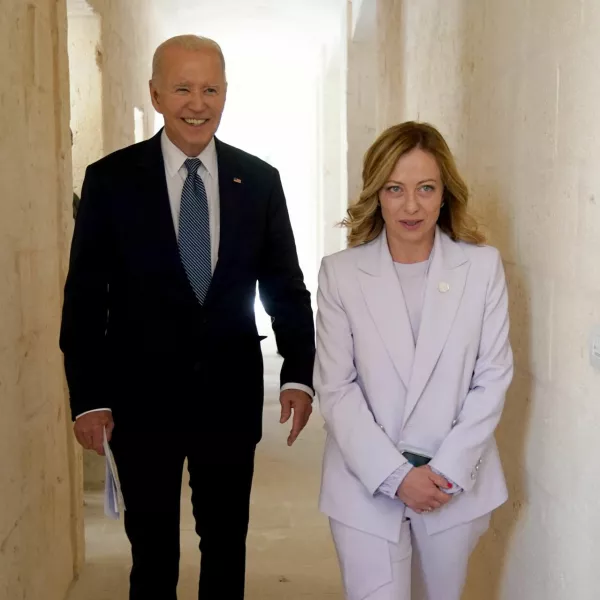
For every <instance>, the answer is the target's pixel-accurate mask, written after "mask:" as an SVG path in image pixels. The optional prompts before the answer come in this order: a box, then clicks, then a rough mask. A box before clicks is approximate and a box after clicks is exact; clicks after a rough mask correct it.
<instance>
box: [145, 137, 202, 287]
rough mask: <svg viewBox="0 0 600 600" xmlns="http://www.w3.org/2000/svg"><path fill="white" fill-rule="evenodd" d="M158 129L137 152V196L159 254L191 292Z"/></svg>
mask: <svg viewBox="0 0 600 600" xmlns="http://www.w3.org/2000/svg"><path fill="white" fill-rule="evenodd" d="M161 134H162V129H161V131H159V132H158V133H157V134H156V135H155V136H154V137H152V138H150V139H149V140H148V141H147V142H145V144H146V146H145V148H144V149H143V152H142V153H140V160H139V166H140V168H141V169H142V171H143V175H142V177H141V178H140V183H139V185H140V190H141V192H140V197H141V198H143V203H144V206H143V210H144V219H145V225H146V226H147V227H148V229H149V230H150V231H152V232H153V233H152V240H153V243H155V244H156V246H157V247H158V248H160V249H161V250H160V251H159V253H160V254H161V256H162V257H163V258H164V260H165V261H168V262H169V263H170V267H171V269H172V271H173V272H174V273H175V276H176V278H177V280H178V281H179V283H180V284H181V285H182V286H183V287H184V288H185V289H186V290H187V291H188V292H189V293H190V294H192V295H193V291H192V288H191V286H190V284H189V281H188V279H187V275H186V273H185V269H184V268H183V264H182V262H181V259H180V257H179V246H178V244H177V236H176V235H175V226H174V224H173V215H172V213H171V204H170V201H169V191H168V188H167V179H166V174H165V163H164V159H163V154H162V147H161Z"/></svg>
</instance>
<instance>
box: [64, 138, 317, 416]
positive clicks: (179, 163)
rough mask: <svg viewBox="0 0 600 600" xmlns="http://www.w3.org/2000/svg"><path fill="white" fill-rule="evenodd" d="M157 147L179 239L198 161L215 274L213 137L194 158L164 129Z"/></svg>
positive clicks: (217, 232) (216, 217)
mask: <svg viewBox="0 0 600 600" xmlns="http://www.w3.org/2000/svg"><path fill="white" fill-rule="evenodd" d="M160 144H161V148H162V154H163V161H164V165H165V175H166V178H167V191H168V194H169V204H170V206H171V216H172V217H173V226H174V227H175V235H176V236H179V212H180V208H181V193H182V192H183V184H184V183H185V180H186V178H187V175H188V173H187V169H186V167H185V161H186V160H187V159H188V158H199V159H200V162H201V165H200V168H199V169H198V175H199V176H200V177H201V179H202V181H203V183H204V187H205V188H206V196H207V198H208V216H209V221H210V257H211V263H212V271H213V273H214V272H215V268H216V266H217V260H218V256H219V241H220V237H221V219H220V212H219V211H220V195H219V161H218V160H217V146H216V143H215V138H214V137H213V138H212V139H211V141H210V142H209V144H208V146H206V148H204V150H203V151H202V152H201V153H200V154H199V155H198V156H196V157H189V156H187V155H186V154H185V153H184V152H182V151H181V150H180V149H179V148H178V147H177V146H176V145H175V144H174V143H173V142H172V141H171V140H170V139H169V136H168V135H167V133H166V130H164V129H163V132H162V135H161V138H160ZM290 389H292V390H301V391H303V392H306V393H307V394H308V395H309V396H310V397H311V398H312V397H313V391H312V389H311V388H309V387H308V386H306V385H303V384H301V383H291V382H290V383H286V384H285V385H283V386H282V388H281V391H283V390H290ZM100 410H110V408H95V409H94V410H88V411H86V412H83V413H81V414H80V415H77V417H76V418H77V419H78V418H79V417H82V416H83V415H86V414H88V413H90V412H97V411H100Z"/></svg>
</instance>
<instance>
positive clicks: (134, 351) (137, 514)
mask: <svg viewBox="0 0 600 600" xmlns="http://www.w3.org/2000/svg"><path fill="white" fill-rule="evenodd" d="M226 89H227V84H226V79H225V62H224V59H223V55H222V53H221V50H220V48H219V46H218V45H217V44H216V43H215V42H212V41H211V40H207V39H205V38H198V37H196V36H180V37H177V38H173V39H171V40H168V41H167V42H165V43H164V44H162V45H161V46H159V48H158V49H157V51H156V54H155V57H154V62H153V76H152V81H151V82H150V92H151V94H152V102H153V104H154V107H155V108H156V110H157V111H158V112H160V113H162V114H163V116H164V119H165V128H164V130H162V131H161V132H160V133H159V134H158V135H157V136H155V137H154V138H152V139H151V140H149V141H147V142H142V143H140V144H136V145H133V146H130V147H128V148H125V149H123V150H120V151H118V152H115V153H114V154H111V155H109V156H107V157H105V158H103V159H102V160H100V161H98V162H97V163H95V164H93V165H91V166H89V167H88V169H87V172H86V176H85V181H84V184H83V190H82V197H81V204H80V207H79V214H78V217H77V222H76V226H75V233H74V238H73V245H72V250H71V262H70V269H69V275H68V279H67V282H66V286H65V301H64V309H63V322H62V330H61V348H62V350H63V352H64V355H65V369H66V374H67V379H68V383H69V389H70V396H71V407H72V413H73V419H74V420H75V425H74V429H75V435H76V436H77V439H78V440H79V442H80V443H81V444H82V445H83V447H84V448H93V449H95V450H96V451H97V452H98V453H99V454H102V453H103V452H102V440H103V435H104V430H105V429H106V433H107V435H108V437H109V438H111V439H110V441H111V448H112V451H113V453H114V456H115V460H116V463H117V468H118V470H119V476H120V479H121V485H122V490H123V495H124V500H125V505H126V511H125V529H126V532H127V536H128V537H129V540H130V542H131V546H132V556H133V567H132V571H131V578H130V584H131V586H130V590H131V591H130V599H132V600H139V599H143V600H148V599H149V598H159V599H160V600H173V599H175V598H176V586H177V580H178V573H179V505H180V492H181V483H182V471H183V465H184V460H185V459H186V458H187V460H188V468H189V472H190V486H191V488H192V503H193V510H194V516H195V519H196V529H197V532H198V534H199V535H200V537H201V542H200V549H201V551H202V564H201V576H200V596H201V598H202V600H217V599H218V600H237V599H242V598H243V597H244V576H245V546H246V534H247V528H248V514H249V501H250V489H251V483H252V475H253V466H254V451H255V446H256V444H257V443H258V441H259V439H260V437H261V418H262V405H263V364H262V355H261V350H260V339H261V338H260V337H259V336H258V333H257V328H256V324H255V318H254V300H255V290H256V284H257V282H258V284H259V290H260V294H261V298H262V301H263V304H264V306H265V308H266V310H267V312H268V313H269V314H270V315H271V317H272V321H273V329H274V331H275V335H276V338H277V345H278V348H279V350H280V352H281V354H282V356H283V358H284V362H283V367H282V371H281V386H282V387H281V395H280V400H281V406H282V411H281V422H282V423H284V422H286V421H287V420H288V419H289V418H290V416H291V415H292V413H293V426H292V430H291V433H290V437H289V438H288V444H289V445H291V444H292V443H294V441H295V439H296V438H297V436H298V434H299V433H300V431H301V430H302V429H303V428H304V426H305V425H306V423H307V421H308V418H309V416H310V413H311V410H312V408H311V407H312V395H313V390H312V369H313V359H314V331H313V317H312V310H311V305H310V296H309V293H308V291H307V290H306V288H305V285H304V282H303V276H302V272H301V270H300V267H299V265H298V258H297V254H296V248H295V243H294V237H293V234H292V229H291V226H290V221H289V217H288V212H287V208H286V203H285V198H284V194H283V190H282V186H281V181H280V178H279V174H278V172H277V171H276V170H275V169H274V168H272V167H271V166H269V165H268V164H266V163H265V162H263V161H261V160H259V159H258V158H256V157H253V156H251V155H249V154H246V153H245V152H242V151H241V150H238V149H236V148H233V147H231V146H228V145H227V144H224V143H223V142H221V141H219V140H217V139H216V138H215V137H214V135H215V132H216V130H217V127H218V125H219V122H220V119H221V114H222V112H223V108H224V105H225V96H226ZM248 118H252V115H248ZM113 429H114V430H113Z"/></svg>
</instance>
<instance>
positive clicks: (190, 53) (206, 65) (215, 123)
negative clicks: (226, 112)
mask: <svg viewBox="0 0 600 600" xmlns="http://www.w3.org/2000/svg"><path fill="white" fill-rule="evenodd" d="M150 94H151V96H152V104H153V105H154V108H155V110H156V111H157V112H159V113H161V114H162V115H163V117H164V119H165V130H166V132H167V135H168V136H169V139H170V140H171V141H172V142H173V143H174V144H175V145H176V146H177V147H178V148H179V149H180V150H181V151H182V152H184V153H185V154H186V155H187V156H198V154H200V153H201V152H202V151H203V150H204V148H206V146H207V145H208V143H209V142H210V140H211V139H212V137H213V136H214V135H215V133H216V131H217V129H218V127H219V123H220V122H221V116H222V114H223V109H224V108H225V97H226V95H227V83H226V82H225V73H224V72H223V65H222V63H221V59H220V57H219V54H218V53H217V51H216V50H213V49H212V48H206V49H202V50H186V49H185V48H181V47H178V46H172V47H170V48H166V49H165V51H164V54H163V57H162V62H161V65H160V71H159V73H157V74H155V79H154V80H153V81H151V82H150Z"/></svg>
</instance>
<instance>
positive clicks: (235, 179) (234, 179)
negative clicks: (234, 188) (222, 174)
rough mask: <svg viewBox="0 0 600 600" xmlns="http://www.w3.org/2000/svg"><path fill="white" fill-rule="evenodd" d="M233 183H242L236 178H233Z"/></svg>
mask: <svg viewBox="0 0 600 600" xmlns="http://www.w3.org/2000/svg"><path fill="white" fill-rule="evenodd" d="M233 183H242V180H241V179H239V178H238V177H234V178H233Z"/></svg>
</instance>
